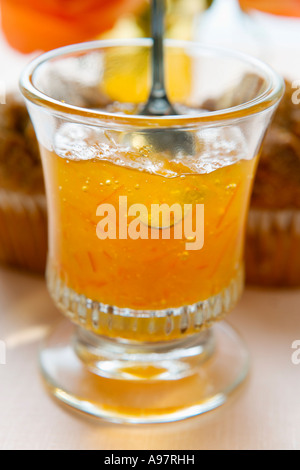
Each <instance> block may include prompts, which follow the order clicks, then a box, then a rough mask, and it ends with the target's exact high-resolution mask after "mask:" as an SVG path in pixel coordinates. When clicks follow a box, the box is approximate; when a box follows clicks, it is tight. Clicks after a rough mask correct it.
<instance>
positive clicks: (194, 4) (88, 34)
mask: <svg viewBox="0 0 300 470" xmlns="http://www.w3.org/2000/svg"><path fill="white" fill-rule="evenodd" d="M166 6H167V15H166V36H167V37H172V38H177V39H188V40H196V41H200V42H203V43H206V44H216V45H223V46H226V47H231V48H235V49H240V50H242V51H244V52H247V53H250V54H252V55H255V56H257V57H259V58H261V59H263V60H266V61H268V62H269V63H271V65H274V66H275V67H276V68H277V69H278V70H279V71H280V72H282V73H283V74H285V75H287V76H289V77H290V78H294V76H295V75H297V74H299V76H300V65H299V64H300V61H298V60H297V55H296V54H297V53H298V52H299V47H300V40H299V39H300V1H299V0H285V1H284V2H283V1H282V0H166ZM0 15H1V31H0V58H1V61H2V64H3V66H2V67H1V71H0V80H1V82H2V86H3V82H4V83H5V85H6V86H7V87H8V88H11V87H13V86H16V84H17V80H18V75H19V72H20V70H21V69H22V67H23V66H24V64H26V62H28V61H29V60H30V59H31V58H32V56H34V55H37V54H39V53H41V52H44V51H47V50H50V49H54V48H56V47H60V46H64V45H67V44H72V43H77V42H82V41H88V40H93V39H99V38H123V37H124V38H128V37H145V36H146V37H148V36H149V35H150V29H149V26H150V22H149V19H150V0H44V1H43V2H40V1H38V0H26V1H25V0H1V1H0Z"/></svg>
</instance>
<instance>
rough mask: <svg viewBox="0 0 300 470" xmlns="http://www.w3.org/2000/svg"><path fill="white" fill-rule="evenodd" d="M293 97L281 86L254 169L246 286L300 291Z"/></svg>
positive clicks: (299, 160)
mask: <svg viewBox="0 0 300 470" xmlns="http://www.w3.org/2000/svg"><path fill="white" fill-rule="evenodd" d="M294 93H295V89H294V88H292V84H291V83H290V82H288V81H286V91H285V95H284V97H283V99H282V101H281V103H280V104H279V107H278V109H277V111H276V113H275V116H274V119H273V122H272V124H271V126H270V128H269V130H268V131H267V134H266V137H265V140H264V143H263V148H262V154H261V157H260V161H259V165H258V168H257V173H256V178H255V182H254V187H253V193H252V199H251V205H250V212H249V219H248V226H247V233H246V245H245V262H246V280H247V282H248V283H250V284H255V285H265V286H282V287H283V286H291V287H292V286H300V106H299V105H297V104H295V103H294V102H293V94H294Z"/></svg>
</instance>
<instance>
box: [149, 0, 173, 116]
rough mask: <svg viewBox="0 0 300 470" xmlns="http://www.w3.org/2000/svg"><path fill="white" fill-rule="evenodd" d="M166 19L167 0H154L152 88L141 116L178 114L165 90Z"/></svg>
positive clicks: (152, 18)
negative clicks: (164, 45)
mask: <svg viewBox="0 0 300 470" xmlns="http://www.w3.org/2000/svg"><path fill="white" fill-rule="evenodd" d="M164 17H165V0H152V13H151V32H152V39H153V47H152V88H151V91H150V95H149V98H148V101H147V103H146V106H145V107H144V108H143V109H142V111H141V112H140V114H145V115H148V116H170V115H172V114H177V113H176V111H175V109H174V107H173V106H172V105H171V103H170V101H169V98H168V97H167V92H166V89H165V73H164V47H163V36H164V29H165V28H164Z"/></svg>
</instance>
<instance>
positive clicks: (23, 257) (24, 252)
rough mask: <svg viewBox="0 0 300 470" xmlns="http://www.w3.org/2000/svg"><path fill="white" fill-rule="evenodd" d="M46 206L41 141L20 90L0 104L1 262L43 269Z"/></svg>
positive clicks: (45, 249) (25, 267)
mask: <svg viewBox="0 0 300 470" xmlns="http://www.w3.org/2000/svg"><path fill="white" fill-rule="evenodd" d="M46 254H47V209H46V197H45V189H44V180H43V171H42V165H41V160H40V154H39V148H38V143H37V140H36V137H35V133H34V129H33V126H32V124H31V121H30V118H29V115H28V112H27V109H26V106H25V104H24V103H23V101H22V100H21V98H19V96H18V95H17V94H10V95H9V96H8V97H7V99H6V104H5V105H1V106H0V262H2V263H5V264H9V265H13V266H16V267H19V268H24V269H27V270H31V271H33V272H37V273H43V272H44V270H45V264H46Z"/></svg>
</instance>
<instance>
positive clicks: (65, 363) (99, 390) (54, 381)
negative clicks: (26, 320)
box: [40, 322, 249, 423]
mask: <svg viewBox="0 0 300 470" xmlns="http://www.w3.org/2000/svg"><path fill="white" fill-rule="evenodd" d="M40 365H41V370H42V374H43V377H44V379H45V383H46V385H47V387H48V389H49V390H50V392H51V393H52V394H53V395H54V396H55V397H56V398H57V399H59V400H60V401H61V402H63V403H65V404H67V405H69V406H70V407H72V408H75V409H76V410H78V411H81V412H83V413H86V414H88V415H92V416H94V417H97V418H102V419H105V420H108V421H112V422H118V423H162V422H170V421H177V420H181V419H185V418H190V417H193V416H197V415H199V414H201V413H204V412H206V411H210V410H212V409H214V408H216V407H218V406H220V405H222V404H223V403H224V402H225V401H226V399H227V397H228V395H229V394H230V393H231V392H232V391H233V390H234V389H235V388H236V387H237V386H238V385H239V384H240V383H241V382H242V381H243V380H244V379H245V377H246V375H247V372H248V366H249V356H248V351H247V349H246V347H245V345H244V343H243V341H242V340H241V338H240V337H239V335H238V334H237V333H236V332H235V330H234V329H233V328H232V327H231V326H229V325H228V324H227V323H226V322H220V323H216V324H215V325H214V326H213V327H211V328H210V329H209V330H207V331H205V332H203V333H199V334H197V335H193V336H192V337H190V338H185V339H184V340H179V341H171V342H166V343H163V342H161V343H156V344H149V343H148V344H145V343H142V344H139V343H132V342H130V343H128V342H120V341H118V340H109V339H107V338H104V337H98V336H96V335H91V334H90V333H87V332H86V331H84V330H81V329H80V328H75V327H74V326H73V325H72V324H71V323H69V322H63V323H62V324H61V325H60V326H59V327H58V328H56V329H55V330H54V331H53V332H52V333H51V335H50V336H49V337H48V339H47V341H46V342H45V344H44V345H43V348H42V350H41V352H40Z"/></svg>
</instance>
